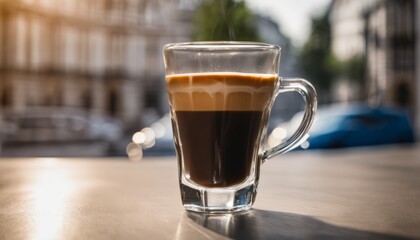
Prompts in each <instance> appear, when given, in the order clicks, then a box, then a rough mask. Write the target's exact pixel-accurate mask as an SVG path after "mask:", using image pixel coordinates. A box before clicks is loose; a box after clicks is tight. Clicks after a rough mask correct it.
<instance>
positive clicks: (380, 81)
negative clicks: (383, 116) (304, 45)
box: [330, 0, 416, 113]
mask: <svg viewBox="0 0 420 240" xmlns="http://www.w3.org/2000/svg"><path fill="white" fill-rule="evenodd" d="M330 17H331V24H332V47H333V52H334V53H335V55H336V56H337V57H338V58H339V60H342V61H343V60H348V59H350V58H352V57H355V56H362V57H363V61H364V63H365V69H366V70H365V76H364V78H365V79H364V81H361V82H362V85H361V86H353V87H349V88H348V89H343V88H341V89H342V91H344V94H340V95H341V96H350V97H351V96H355V97H357V98H359V99H363V100H368V101H369V102H370V103H371V104H373V105H381V104H385V105H391V106H397V107H402V108H405V109H407V110H409V111H410V112H411V113H413V112H414V105H415V91H414V89H415V87H414V86H415V49H416V46H415V45H416V44H415V27H414V26H415V1H414V0H366V1H349V0H335V1H333V5H332V8H331V15H330ZM348 85H349V86H350V85H351V83H350V84H348ZM352 90H353V91H355V92H352V93H351V94H345V92H346V91H352ZM347 100H353V99H347Z"/></svg>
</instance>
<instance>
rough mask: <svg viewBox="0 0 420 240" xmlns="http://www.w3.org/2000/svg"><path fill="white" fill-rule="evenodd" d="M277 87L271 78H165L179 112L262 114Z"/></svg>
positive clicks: (198, 75) (229, 75)
mask: <svg viewBox="0 0 420 240" xmlns="http://www.w3.org/2000/svg"><path fill="white" fill-rule="evenodd" d="M276 83H277V76H276V75H272V74H245V73H228V72H221V73H194V74H177V75H169V76H167V77H166V86H167V92H168V97H169V102H170V104H171V107H172V109H174V110H177V111H248V110H254V111H261V110H263V109H264V108H265V107H266V106H268V104H269V103H270V102H271V100H272V98H273V94H274V90H275V86H276Z"/></svg>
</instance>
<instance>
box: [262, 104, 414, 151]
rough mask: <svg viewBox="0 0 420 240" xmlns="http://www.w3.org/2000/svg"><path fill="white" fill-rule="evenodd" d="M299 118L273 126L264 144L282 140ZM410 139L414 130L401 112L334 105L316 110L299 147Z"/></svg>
mask: <svg viewBox="0 0 420 240" xmlns="http://www.w3.org/2000/svg"><path fill="white" fill-rule="evenodd" d="M301 119H302V113H298V114H296V115H295V116H294V117H293V118H292V120H291V121H290V122H288V123H285V124H281V125H279V126H278V127H276V128H274V130H273V131H272V132H271V134H270V135H269V138H268V144H269V145H270V146H272V145H276V144H278V143H279V142H281V141H284V140H285V139H286V138H287V137H288V136H290V134H291V133H293V132H294V130H295V129H296V128H297V126H298V124H299V123H300V120H301ZM414 141H415V140H414V131H413V128H412V127H411V124H410V121H409V118H408V116H407V113H405V112H404V111H401V110H396V109H391V108H383V107H380V108H371V107H368V106H365V105H348V106H345V105H344V106H343V105H337V106H330V107H326V108H320V109H319V110H318V112H317V114H316V117H315V120H314V123H313V125H312V128H311V130H310V131H309V138H308V139H307V141H305V142H303V143H302V144H301V146H300V147H299V148H301V149H302V148H304V149H324V148H347V147H358V146H372V145H381V144H393V143H413V142H414Z"/></svg>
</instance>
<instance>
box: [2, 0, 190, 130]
mask: <svg viewBox="0 0 420 240" xmlns="http://www.w3.org/2000/svg"><path fill="white" fill-rule="evenodd" d="M192 11H193V5H192V2H191V1H184V0H0V114H1V113H3V114H5V113H7V112H8V111H12V112H15V111H25V110H27V109H30V108H33V107H37V106H43V107H58V108H77V109H84V110H86V111H87V112H90V113H95V114H103V115H107V116H112V117H114V118H116V119H120V120H121V121H122V122H123V123H124V124H125V126H127V127H128V128H138V127H139V126H140V125H141V121H142V116H143V115H144V113H147V112H149V113H150V112H152V111H150V110H149V111H148V109H157V111H163V110H164V108H165V104H166V103H165V102H164V101H163V100H162V95H163V94H164V78H163V60H162V53H161V52H162V46H163V45H164V44H165V43H169V42H174V41H184V40H188V36H190V31H191V26H190V24H191V21H190V18H191V16H192ZM153 111H154V110H153Z"/></svg>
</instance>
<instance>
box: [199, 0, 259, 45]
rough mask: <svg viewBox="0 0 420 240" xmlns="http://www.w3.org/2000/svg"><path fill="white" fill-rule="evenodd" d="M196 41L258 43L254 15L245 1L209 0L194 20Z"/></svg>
mask: <svg viewBox="0 0 420 240" xmlns="http://www.w3.org/2000/svg"><path fill="white" fill-rule="evenodd" d="M194 28H195V31H194V36H193V39H194V40H196V41H228V40H236V41H258V40H259V37H258V33H257V29H256V26H255V24H254V15H253V13H252V12H251V11H250V10H249V9H248V8H247V6H246V4H245V2H244V1H235V0H207V1H203V3H202V4H201V5H200V6H199V7H198V10H197V11H196V15H195V18H194Z"/></svg>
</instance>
